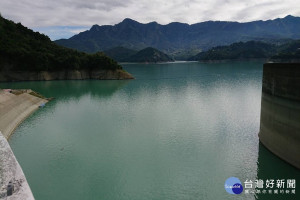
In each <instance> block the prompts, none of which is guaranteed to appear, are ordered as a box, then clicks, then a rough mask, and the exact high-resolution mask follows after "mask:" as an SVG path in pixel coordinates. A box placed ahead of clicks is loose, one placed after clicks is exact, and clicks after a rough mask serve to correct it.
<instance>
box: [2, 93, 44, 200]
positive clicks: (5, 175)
mask: <svg viewBox="0 0 300 200" xmlns="http://www.w3.org/2000/svg"><path fill="white" fill-rule="evenodd" d="M32 94H33V95H32ZM34 95H36V96H34ZM37 96H38V94H36V93H34V92H33V91H31V90H21V91H20V90H17V91H10V90H6V91H3V90H0V199H7V200H13V199H22V200H23V199H24V200H32V199H34V197H33V195H32V192H31V190H30V187H29V185H28V183H27V180H26V178H25V175H24V173H23V171H22V169H21V167H20V165H19V163H18V161H17V159H16V158H15V156H14V154H13V152H12V150H11V148H10V146H9V144H8V142H7V139H8V138H9V137H10V135H11V134H12V133H13V131H14V130H15V128H16V127H17V126H18V125H19V124H20V123H21V122H22V121H23V120H25V119H26V118H27V117H28V116H29V115H30V114H31V113H32V112H34V111H35V110H36V109H38V108H39V106H40V105H41V104H44V103H46V102H47V100H46V99H43V98H39V97H37ZM10 194H11V195H10ZM8 195H9V196H8Z"/></svg>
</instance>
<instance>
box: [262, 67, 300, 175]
mask: <svg viewBox="0 0 300 200" xmlns="http://www.w3.org/2000/svg"><path fill="white" fill-rule="evenodd" d="M259 139H260V141H261V142H262V144H263V145H264V146H266V147H267V148H268V149H269V150H270V151H271V152H273V153H274V154H276V155H277V156H279V157H280V158H282V159H283V160H285V161H287V162H288V163H290V164H292V165H293V166H295V167H297V168H298V169H300V63H266V64H264V68H263V85H262V98H261V121H260V132H259Z"/></svg>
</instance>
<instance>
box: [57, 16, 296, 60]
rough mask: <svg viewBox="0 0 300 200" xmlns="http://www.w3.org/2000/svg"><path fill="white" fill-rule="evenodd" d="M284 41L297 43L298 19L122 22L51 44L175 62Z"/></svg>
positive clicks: (289, 17) (96, 27) (93, 28)
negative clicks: (151, 54)
mask: <svg viewBox="0 0 300 200" xmlns="http://www.w3.org/2000/svg"><path fill="white" fill-rule="evenodd" d="M288 39H300V17H294V16H291V15H288V16H286V17H284V18H277V19H274V20H267V21H261V20H260V21H252V22H246V23H239V22H228V21H206V22H200V23H196V24H191V25H189V24H186V23H179V22H173V23H169V24H167V25H161V24H158V23H157V22H151V23H147V24H142V23H139V22H137V21H134V20H132V19H128V18H126V19H124V20H123V21H122V22H120V23H118V24H116V25H103V26H99V25H93V26H92V27H91V29H90V30H87V31H84V32H81V33H79V34H77V35H74V36H73V37H71V38H69V39H60V40H56V41H55V42H56V43H57V44H59V45H62V46H65V47H69V48H73V49H77V50H80V51H84V52H89V53H94V52H97V51H105V50H108V49H111V48H114V47H118V46H122V47H126V48H129V49H133V50H141V49H144V48H146V47H153V48H156V49H158V50H160V51H163V52H164V53H167V54H169V55H171V56H173V57H175V58H177V59H178V58H180V57H189V56H191V54H192V55H195V54H197V53H199V52H201V51H205V50H208V49H210V48H212V47H215V46H221V45H229V44H232V43H234V42H240V41H244V42H245V41H250V40H255V41H263V42H269V43H273V44H278V43H284V42H286V40H288Z"/></svg>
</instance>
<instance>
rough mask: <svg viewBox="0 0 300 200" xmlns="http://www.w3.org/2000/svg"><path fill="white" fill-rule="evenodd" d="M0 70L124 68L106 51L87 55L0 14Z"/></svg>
mask: <svg viewBox="0 0 300 200" xmlns="http://www.w3.org/2000/svg"><path fill="white" fill-rule="evenodd" d="M0 33H1V34H0V71H3V70H6V71H7V70H10V71H14V70H18V71H57V70H64V69H86V70H92V69H110V70H115V69H121V66H120V65H118V63H117V62H115V61H114V60H112V59H111V58H109V57H107V56H106V55H104V54H103V53H95V54H86V53H83V52H79V51H77V50H72V49H68V48H65V47H61V46H59V45H57V44H55V43H54V42H52V41H51V40H50V39H49V38H48V37H47V36H45V35H43V34H40V33H38V32H34V31H32V30H30V29H28V28H26V27H24V26H23V25H22V24H20V23H18V24H16V23H14V22H13V21H9V20H7V19H4V18H3V17H2V16H0Z"/></svg>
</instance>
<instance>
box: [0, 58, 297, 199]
mask: <svg viewBox="0 0 300 200" xmlns="http://www.w3.org/2000/svg"><path fill="white" fill-rule="evenodd" d="M262 64H263V63H262V62H260V61H251V62H250V61H249V62H226V63H212V64H204V63H196V62H191V63H187V62H181V63H166V64H124V65H123V66H124V68H125V69H126V70H127V71H128V72H130V73H131V74H133V75H134V76H135V78H136V79H135V80H126V81H112V80H111V81H97V80H86V81H48V82H19V83H1V84H0V87H1V88H31V89H33V90H35V91H37V92H39V93H41V94H43V95H44V96H46V97H55V100H53V101H51V102H50V103H48V104H47V105H46V106H45V107H44V108H41V109H39V110H38V111H37V112H35V113H34V114H33V115H31V116H30V117H29V118H28V119H26V120H25V121H24V123H22V124H21V125H20V126H19V127H18V128H17V130H16V131H15V133H14V134H13V136H12V137H11V139H10V140H9V143H10V145H11V147H12V149H13V151H14V153H15V155H16V157H17V159H18V161H19V163H20V164H21V166H22V168H23V171H24V173H25V175H26V177H27V180H28V182H29V185H30V186H31V189H32V192H33V194H34V196H35V198H36V199H37V200H39V199H41V200H53V199H56V200H60V199H61V200H65V199H72V200H76V199H80V200H83V199H87V200H89V199H103V200H115V199H117V200H119V199H120V200H153V199H157V200H158V199H162V200H168V199H170V200H174V199H178V200H185V199H211V200H216V199H276V198H278V199H297V197H298V199H299V193H300V189H298V190H297V188H296V192H297V193H296V194H285V195H281V194H278V195H275V194H272V195H271V194H261V195H260V194H246V193H245V192H243V193H242V194H240V195H232V194H228V193H227V192H226V191H225V189H224V183H225V180H226V179H227V178H229V177H237V178H239V179H240V180H241V182H243V185H244V182H245V181H247V180H248V181H249V180H252V181H254V180H256V179H263V180H266V179H285V180H286V179H295V180H296V181H298V182H297V183H300V172H299V170H297V169H295V168H294V167H292V166H290V165H289V164H287V163H285V162H284V161H282V160H280V159H279V158H277V157H276V156H274V155H273V154H271V153H270V152H269V151H268V150H267V149H265V148H264V147H263V146H262V145H261V144H260V143H259V140H258V136H257V135H258V131H259V126H260V104H261V86H262ZM296 185H297V184H296ZM298 188H299V187H298Z"/></svg>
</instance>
